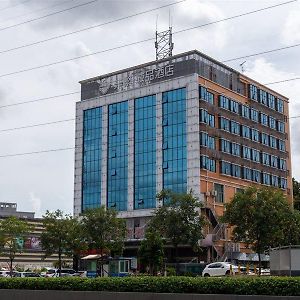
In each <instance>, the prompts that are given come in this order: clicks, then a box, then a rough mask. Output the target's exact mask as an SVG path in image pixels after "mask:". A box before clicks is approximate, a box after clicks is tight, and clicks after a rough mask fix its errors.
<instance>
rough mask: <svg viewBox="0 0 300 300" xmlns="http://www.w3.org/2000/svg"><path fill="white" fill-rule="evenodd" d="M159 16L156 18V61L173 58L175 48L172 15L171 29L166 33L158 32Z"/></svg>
mask: <svg viewBox="0 0 300 300" xmlns="http://www.w3.org/2000/svg"><path fill="white" fill-rule="evenodd" d="M157 22H158V16H157V18H156V32H155V49H156V60H159V59H163V58H167V57H171V56H172V51H173V48H174V43H173V42H172V24H171V14H170V12H169V29H168V30H165V31H161V32H158V31H157Z"/></svg>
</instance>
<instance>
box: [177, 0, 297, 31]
mask: <svg viewBox="0 0 300 300" xmlns="http://www.w3.org/2000/svg"><path fill="white" fill-rule="evenodd" d="M297 1H298V0H292V1H287V2H282V3H278V4H275V5H271V6H267V7H264V8H259V9H256V10H251V11H248V12H245V13H242V14H239V15H235V16H231V17H228V18H224V19H220V20H216V21H212V22H209V23H206V24H202V25H199V26H195V27H191V28H187V29H182V30H179V31H176V32H174V33H173V34H176V33H182V32H185V31H188V30H191V29H196V28H200V27H204V26H208V25H213V24H217V23H220V22H224V21H229V20H233V19H236V18H240V17H244V16H247V15H251V14H255V13H258V12H261V11H264V10H268V9H272V8H276V7H279V6H282V5H286V4H290V3H292V2H297Z"/></svg>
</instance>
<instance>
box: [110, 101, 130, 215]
mask: <svg viewBox="0 0 300 300" xmlns="http://www.w3.org/2000/svg"><path fill="white" fill-rule="evenodd" d="M107 151H108V153H107V156H108V157H107V206H108V207H112V208H115V209H117V210H127V193H128V103H127V101H124V102H119V103H116V104H111V105H109V106H108V148H107Z"/></svg>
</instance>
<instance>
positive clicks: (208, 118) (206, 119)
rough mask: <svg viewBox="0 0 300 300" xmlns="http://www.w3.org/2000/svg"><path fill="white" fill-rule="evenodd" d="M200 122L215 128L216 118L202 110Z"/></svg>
mask: <svg viewBox="0 0 300 300" xmlns="http://www.w3.org/2000/svg"><path fill="white" fill-rule="evenodd" d="M200 122H201V123H204V124H207V125H209V126H211V127H215V116H214V115H211V114H209V113H208V112H207V110H205V109H200Z"/></svg>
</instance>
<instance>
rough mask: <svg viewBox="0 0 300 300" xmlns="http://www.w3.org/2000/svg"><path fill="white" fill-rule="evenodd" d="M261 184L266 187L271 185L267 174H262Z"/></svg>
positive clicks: (269, 176)
mask: <svg viewBox="0 0 300 300" xmlns="http://www.w3.org/2000/svg"><path fill="white" fill-rule="evenodd" d="M262 183H263V184H266V185H270V184H271V175H270V174H268V173H262Z"/></svg>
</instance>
